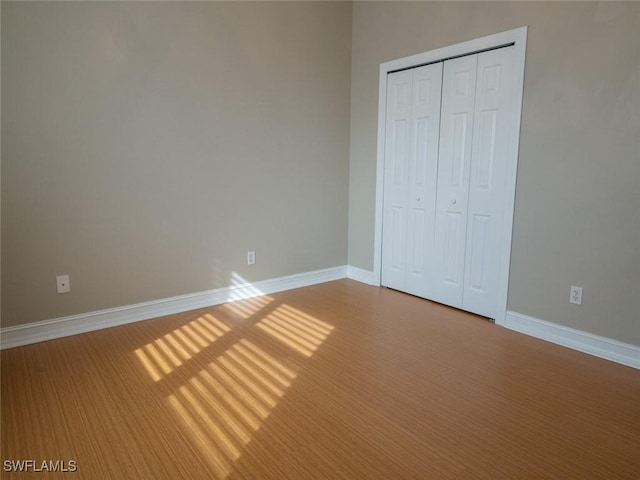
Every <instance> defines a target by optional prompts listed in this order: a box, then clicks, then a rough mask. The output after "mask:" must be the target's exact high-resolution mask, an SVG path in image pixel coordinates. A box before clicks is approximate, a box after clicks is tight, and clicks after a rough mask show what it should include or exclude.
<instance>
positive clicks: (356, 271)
mask: <svg viewBox="0 0 640 480" xmlns="http://www.w3.org/2000/svg"><path fill="white" fill-rule="evenodd" d="M347 278H350V279H351V280H355V281H356V282H360V283H366V284H367V285H375V286H380V285H379V283H378V282H376V279H375V277H374V275H373V272H372V271H371V270H364V269H362V268H358V267H354V266H352V265H349V266H347Z"/></svg>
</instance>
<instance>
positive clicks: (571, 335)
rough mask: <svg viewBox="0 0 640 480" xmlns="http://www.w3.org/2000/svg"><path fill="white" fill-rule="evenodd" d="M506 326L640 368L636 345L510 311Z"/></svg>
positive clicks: (639, 355)
mask: <svg viewBox="0 0 640 480" xmlns="http://www.w3.org/2000/svg"><path fill="white" fill-rule="evenodd" d="M504 326H505V327H506V328H509V329H511V330H515V331H517V332H520V333H525V334H527V335H531V336H532V337H536V338H540V339H542V340H546V341H548V342H552V343H556V344H558V345H562V346H564V347H568V348H572V349H574V350H578V351H580V352H584V353H588V354H590V355H595V356H596V357H600V358H604V359H607V360H611V361H613V362H617V363H621V364H623V365H627V366H629V367H633V368H638V369H640V347H638V346H636V345H631V344H628V343H622V342H619V341H617V340H612V339H610V338H606V337H601V336H598V335H593V334H591V333H587V332H583V331H581V330H576V329H573V328H569V327H564V326H562V325H558V324H556V323H551V322H547V321H545V320H540V319H537V318H533V317H529V316H527V315H523V314H521V313H516V312H510V311H509V312H507V318H506V321H505V324H504Z"/></svg>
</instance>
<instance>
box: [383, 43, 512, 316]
mask: <svg viewBox="0 0 640 480" xmlns="http://www.w3.org/2000/svg"><path fill="white" fill-rule="evenodd" d="M513 51H514V49H513V47H505V48H500V49H496V50H491V51H488V52H483V53H479V54H474V55H468V56H464V57H459V58H456V59H452V60H447V61H445V62H443V63H438V64H433V65H429V66H427V67H420V68H419V69H413V70H406V71H403V72H398V73H393V74H390V75H389V77H388V88H387V129H386V152H385V178H384V185H385V189H384V218H383V237H382V240H383V248H382V251H383V258H382V284H383V285H385V286H388V287H391V288H395V289H398V290H402V291H405V292H408V293H412V294H415V295H419V296H422V297H425V298H429V299H431V300H435V301H437V302H441V303H444V304H447V305H451V306H454V307H457V308H462V309H464V310H467V311H470V312H473V313H477V314H480V315H483V316H486V317H490V318H494V317H495V312H496V308H497V305H496V304H497V294H498V291H497V281H498V266H499V259H500V255H499V253H500V252H499V244H500V238H501V234H502V221H503V218H502V212H503V209H502V205H501V204H502V202H503V201H504V198H505V184H506V173H507V172H506V170H507V161H506V154H507V147H508V139H509V138H510V137H511V130H510V129H511V128H512V127H513V123H514V122H513V112H514V108H513V98H512V78H511V77H512V70H513ZM438 67H440V69H441V72H442V73H441V75H442V77H441V78H442V84H441V94H440V95H439V96H436V94H435V93H432V95H433V99H430V102H429V105H430V108H431V110H416V111H415V112H414V108H412V105H413V103H414V102H409V101H407V102H406V104H402V107H401V106H400V105H401V103H402V102H401V101H399V98H400V97H402V98H404V97H406V98H408V99H414V97H415V95H416V93H415V92H414V91H413V90H412V89H415V88H416V86H415V85H416V83H417V79H416V77H417V76H419V75H420V74H418V73H417V72H418V71H419V70H422V69H428V70H429V71H433V72H434V73H433V77H437V72H438V70H439V68H438ZM430 83H431V84H432V85H436V84H438V83H439V82H437V79H436V78H431V82H430ZM401 92H405V93H401ZM400 100H401V98H400ZM414 101H415V100H414ZM438 117H439V121H438V125H431V124H429V123H430V122H426V123H425V122H424V121H422V122H420V119H423V118H428V119H430V120H433V119H436V118H438ZM425 128H428V130H425ZM423 137H424V138H426V139H428V141H427V142H426V146H422V145H421V146H419V145H420V144H419V142H416V139H419V138H423ZM434 138H435V141H433V140H432V139H434ZM434 143H435V144H437V146H435V145H434ZM433 149H437V153H434V150H433ZM414 165H420V170H419V173H417V172H418V169H417V168H415V167H413V166H414ZM417 184H419V185H420V186H424V189H423V190H421V191H420V192H418V191H417V190H416V189H415V188H414V187H415V186H416V185H417ZM417 199H420V202H423V203H419V202H417V201H416V200H417ZM423 199H424V201H423ZM417 207H422V208H417ZM416 224H418V225H419V231H418V230H417V227H416ZM418 273H419V274H418Z"/></svg>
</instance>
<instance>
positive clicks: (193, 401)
mask: <svg viewBox="0 0 640 480" xmlns="http://www.w3.org/2000/svg"><path fill="white" fill-rule="evenodd" d="M295 377H296V373H295V372H294V371H293V370H291V369H290V368H288V367H287V366H285V365H283V364H282V363H281V362H279V361H278V360H276V359H275V358H274V357H273V356H271V355H269V354H268V353H267V352H265V351H264V350H263V349H261V348H259V347H258V346H256V345H255V344H254V343H252V342H250V341H248V340H246V339H242V340H240V341H239V342H238V344H236V345H234V346H232V347H231V348H229V349H228V350H226V351H225V352H224V353H223V354H222V355H221V356H220V357H218V358H217V359H216V360H215V361H214V362H212V363H210V364H209V365H208V366H207V368H205V369H203V370H201V371H200V372H199V373H198V374H197V375H195V376H194V377H192V378H191V379H190V380H189V381H188V383H186V384H185V385H182V386H181V387H179V388H178V391H177V392H176V393H174V394H171V395H170V396H169V399H168V400H169V404H170V405H171V407H172V408H173V410H174V411H175V413H176V415H177V416H178V418H180V419H181V421H182V423H183V426H184V427H186V428H187V429H188V431H189V432H191V435H192V438H193V440H194V442H195V444H196V445H197V446H198V448H199V450H200V451H201V453H202V454H203V455H204V457H205V458H206V460H207V462H208V463H209V465H210V466H211V467H212V468H213V469H214V470H215V471H216V473H217V474H218V475H219V476H221V477H223V478H224V477H225V476H227V475H228V474H229V473H230V472H231V470H232V465H233V462H235V461H236V460H237V459H238V458H239V457H240V455H241V453H242V448H243V447H244V446H245V445H247V444H248V443H249V442H250V441H251V438H252V434H253V432H255V431H256V430H258V429H259V428H260V427H261V426H262V424H263V422H264V420H265V419H266V418H267V417H268V416H269V414H270V412H271V410H272V409H273V408H274V407H275V406H276V405H277V403H278V400H279V399H280V398H281V397H282V396H283V395H284V393H285V391H286V389H287V387H289V386H290V385H291V383H292V381H293V379H295Z"/></svg>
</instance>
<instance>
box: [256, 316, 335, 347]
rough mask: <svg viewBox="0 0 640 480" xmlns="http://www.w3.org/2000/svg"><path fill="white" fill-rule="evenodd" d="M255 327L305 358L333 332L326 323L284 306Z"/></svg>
mask: <svg viewBox="0 0 640 480" xmlns="http://www.w3.org/2000/svg"><path fill="white" fill-rule="evenodd" d="M256 326H257V327H258V328H260V329H261V330H263V331H264V332H266V333H268V334H269V335H271V336H272V337H274V338H276V339H278V340H280V341H281V342H282V343H284V344H285V345H287V346H288V347H291V348H292V349H294V350H295V351H297V352H299V353H301V354H303V355H305V356H307V357H310V356H311V355H313V353H314V352H315V351H316V350H317V348H318V347H319V346H320V345H321V344H322V342H324V340H325V339H326V338H327V337H328V336H329V334H330V333H331V331H332V330H333V327H332V326H331V325H329V324H328V323H325V322H323V321H321V320H318V319H317V318H315V317H312V316H311V315H308V314H306V313H304V312H302V311H300V310H298V309H297V308H294V307H291V306H289V305H286V304H283V305H280V306H279V307H278V308H276V309H275V310H274V311H273V312H271V313H269V314H268V315H267V316H266V317H264V318H263V319H262V320H260V321H259V322H258V323H257V324H256Z"/></svg>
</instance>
